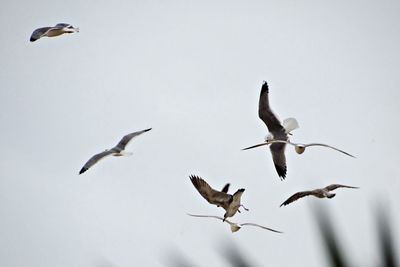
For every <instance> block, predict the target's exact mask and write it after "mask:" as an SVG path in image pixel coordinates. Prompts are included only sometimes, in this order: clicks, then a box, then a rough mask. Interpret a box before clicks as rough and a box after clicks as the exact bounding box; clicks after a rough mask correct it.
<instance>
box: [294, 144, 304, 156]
mask: <svg viewBox="0 0 400 267" xmlns="http://www.w3.org/2000/svg"><path fill="white" fill-rule="evenodd" d="M294 149H295V150H296V152H297V154H303V152H304V151H305V150H306V146H305V145H302V144H298V145H296V146H295V147H294Z"/></svg>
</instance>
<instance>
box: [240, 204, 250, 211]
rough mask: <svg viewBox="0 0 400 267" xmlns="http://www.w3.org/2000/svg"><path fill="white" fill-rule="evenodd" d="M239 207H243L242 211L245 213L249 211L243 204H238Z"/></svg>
mask: <svg viewBox="0 0 400 267" xmlns="http://www.w3.org/2000/svg"><path fill="white" fill-rule="evenodd" d="M240 207H243V209H244V210H245V211H249V209H248V208H246V207H245V206H244V205H243V204H240Z"/></svg>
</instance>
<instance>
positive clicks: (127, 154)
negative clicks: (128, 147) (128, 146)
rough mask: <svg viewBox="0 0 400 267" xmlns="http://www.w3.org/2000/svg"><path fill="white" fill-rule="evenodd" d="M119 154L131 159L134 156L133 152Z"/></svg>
mask: <svg viewBox="0 0 400 267" xmlns="http://www.w3.org/2000/svg"><path fill="white" fill-rule="evenodd" d="M119 154H121V156H125V157H130V156H132V155H133V153H132V152H128V151H121V152H120V153H119Z"/></svg>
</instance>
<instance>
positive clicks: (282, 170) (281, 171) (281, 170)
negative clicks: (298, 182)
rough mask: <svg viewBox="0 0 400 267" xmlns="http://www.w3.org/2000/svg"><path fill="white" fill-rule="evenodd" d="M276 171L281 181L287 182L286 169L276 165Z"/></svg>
mask: <svg viewBox="0 0 400 267" xmlns="http://www.w3.org/2000/svg"><path fill="white" fill-rule="evenodd" d="M275 169H276V172H277V173H278V175H279V177H280V178H281V180H282V181H283V180H285V178H286V168H282V167H281V166H278V165H276V164H275Z"/></svg>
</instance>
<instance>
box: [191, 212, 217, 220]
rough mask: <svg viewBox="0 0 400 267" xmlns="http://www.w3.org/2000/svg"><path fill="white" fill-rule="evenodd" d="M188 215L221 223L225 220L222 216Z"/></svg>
mask: <svg viewBox="0 0 400 267" xmlns="http://www.w3.org/2000/svg"><path fill="white" fill-rule="evenodd" d="M187 215H189V216H192V217H200V218H215V219H218V220H221V221H223V220H224V218H222V217H220V216H214V215H196V214H190V213H187Z"/></svg>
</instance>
